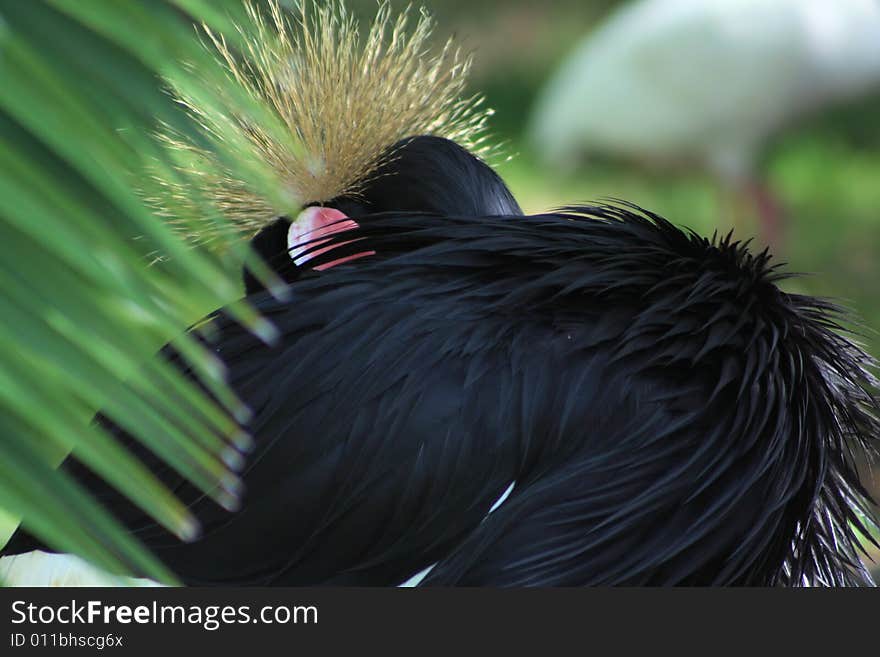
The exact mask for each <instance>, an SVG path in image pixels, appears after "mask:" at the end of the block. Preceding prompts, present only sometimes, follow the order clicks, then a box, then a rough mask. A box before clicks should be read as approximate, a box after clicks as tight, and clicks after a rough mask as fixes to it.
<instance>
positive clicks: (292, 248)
mask: <svg viewBox="0 0 880 657" xmlns="http://www.w3.org/2000/svg"><path fill="white" fill-rule="evenodd" d="M357 227H358V225H357V222H355V221H354V220H352V219H349V218H348V217H347V216H346V215H345V214H343V213H342V212H340V211H339V210H336V209H334V208H321V207H310V208H306V209H305V210H303V211H302V212H300V213H299V216H298V217H297V218H296V220H294V222H293V223H292V224H290V228H289V229H288V231H287V249H288V251H289V252H290V257H291V258H292V259H293V261H294V263H296V264H297V265H298V266H302V265H304V264H305V263H307V262H308V261H309V260H311V259H312V258H314V257H315V256H317V255H320V254H322V253H326V252H328V251H331V250H332V249H333V248H334V247H333V246H328V247H325V248H323V249H316V248H315V247H317V246H319V245H321V244H323V243H325V242H327V241H328V240H326V239H324V240H322V239H319V238H321V237H327V236H329V235H334V234H336V233H341V232H344V231H346V230H351V229H352V228H357ZM350 243H351V242H342V243H340V244H336V245H335V246H342V245H343V244H350ZM306 251H308V253H307V254H306V255H302V254H303V253H305V252H306ZM375 253H376V252H375V251H364V252H363V253H355V254H354V255H350V256H345V257H344V258H339V259H338V260H332V261H330V262H327V263H324V264H322V265H317V266H316V267H315V269H317V270H318V271H324V270H325V269H330V267H335V266H336V265H340V264H342V263H343V262H348V261H349V260H355V259H357V258H362V257H363V256H368V255H375Z"/></svg>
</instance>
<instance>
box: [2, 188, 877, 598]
mask: <svg viewBox="0 0 880 657" xmlns="http://www.w3.org/2000/svg"><path fill="white" fill-rule="evenodd" d="M357 221H358V224H359V227H358V228H356V229H354V230H352V231H347V232H345V233H339V234H336V235H334V236H333V237H332V238H331V241H332V243H333V244H334V245H335V248H334V249H333V250H332V251H330V252H325V253H321V254H318V255H316V256H315V258H314V260H312V261H310V263H309V265H310V266H314V265H318V264H320V263H321V262H326V261H329V260H332V259H335V258H339V257H340V256H341V255H345V254H352V253H355V252H361V251H363V250H364V248H365V247H369V249H371V250H372V251H375V253H376V254H375V255H373V256H370V257H368V258H360V259H358V260H355V261H351V262H348V263H346V264H343V265H339V266H337V267H333V268H332V269H329V270H326V271H324V272H321V273H315V272H314V271H309V272H308V273H306V275H302V276H296V277H293V278H292V279H291V284H290V298H289V299H288V300H285V301H279V300H277V299H274V298H272V297H271V296H269V295H268V294H267V293H265V292H260V293H256V294H254V295H252V296H251V301H252V302H253V303H254V304H255V305H256V306H257V307H258V308H259V309H260V311H261V312H262V313H264V314H265V316H266V317H267V318H268V319H270V320H271V321H273V322H274V323H275V325H276V326H277V327H278V328H279V330H280V332H281V336H282V337H281V341H280V343H279V344H278V345H277V346H275V347H273V348H270V347H266V346H265V345H263V344H262V343H260V342H259V341H258V340H257V339H256V338H254V337H253V336H251V335H250V334H248V333H247V332H246V331H245V330H244V329H242V328H241V327H240V326H239V325H238V324H236V323H235V322H234V321H233V320H231V319H229V318H227V317H226V316H225V315H224V314H223V313H222V312H219V313H217V314H216V316H214V318H213V323H214V325H215V328H216V342H215V348H216V350H217V353H218V354H219V355H220V356H221V357H222V358H223V359H224V360H225V362H226V363H227V365H228V367H229V376H230V383H231V384H232V386H233V387H234V388H235V389H236V391H237V392H238V393H239V394H240V395H241V396H242V397H243V399H244V400H245V401H246V402H247V403H248V404H249V405H250V406H251V408H252V409H253V410H254V413H255V415H254V420H253V422H252V423H251V424H250V425H249V426H248V429H249V430H250V431H251V432H252V434H253V435H254V437H255V439H256V442H257V447H256V449H255V451H254V452H253V453H252V454H251V455H250V457H249V460H248V464H247V467H246V470H245V473H244V481H245V483H246V486H247V491H246V494H245V496H244V500H243V507H242V509H241V510H240V511H238V512H236V513H230V512H228V511H225V510H223V509H221V508H220V507H218V506H217V505H216V504H215V503H214V502H212V501H210V500H208V499H207V498H205V497H204V496H202V495H200V494H199V493H197V492H196V491H195V490H194V489H192V488H191V487H189V486H188V485H187V484H185V483H184V482H183V480H182V479H181V478H179V477H178V476H176V475H174V474H173V473H171V472H170V471H169V470H168V469H167V468H164V467H161V466H159V465H158V462H156V461H155V459H152V461H151V462H152V463H153V464H154V467H155V468H156V469H157V470H158V471H159V474H160V476H161V477H162V478H163V479H164V480H165V481H166V482H167V483H168V484H169V485H170V486H171V487H172V488H173V489H174V490H175V491H176V492H177V493H178V494H179V495H181V497H182V498H183V499H184V501H186V502H187V503H188V504H189V505H190V506H191V507H192V508H193V510H194V511H195V513H196V515H197V516H198V517H199V518H200V520H201V521H202V522H203V526H204V533H203V534H202V536H201V537H200V538H199V539H197V540H196V541H194V542H193V543H190V544H184V543H180V542H179V541H178V540H177V539H176V538H174V537H173V536H171V535H170V534H168V533H166V532H165V531H164V530H163V529H161V528H159V527H157V526H156V525H155V524H154V523H152V521H150V520H149V519H148V518H146V517H145V516H144V515H143V514H142V513H141V512H139V511H138V510H136V509H134V508H133V507H132V506H131V505H129V504H128V503H127V502H125V501H124V500H123V499H122V498H121V497H120V496H119V495H118V494H117V493H115V492H114V491H112V490H111V489H109V488H107V487H106V485H104V484H103V483H102V482H100V481H99V480H97V479H96V478H94V477H93V476H92V475H91V474H89V473H88V472H87V471H85V470H84V468H82V466H80V465H78V464H76V462H75V461H72V460H69V461H68V462H67V464H66V465H65V467H67V468H68V469H69V471H70V472H71V473H72V474H74V476H76V477H77V478H78V479H80V480H81V481H83V482H84V483H85V484H86V485H88V486H89V487H90V488H91V489H92V490H93V491H95V492H97V493H98V494H99V495H100V496H101V497H102V499H103V500H104V501H105V503H106V504H107V505H108V506H110V507H111V509H112V510H113V511H114V512H116V513H117V514H119V515H120V516H121V518H122V519H123V521H124V522H126V524H127V525H128V526H129V527H130V528H131V529H132V531H134V532H135V533H136V534H137V536H138V537H139V538H141V539H142V540H144V541H145V542H146V544H147V545H148V546H150V547H151V548H152V549H153V550H154V551H155V552H156V553H157V554H158V555H159V556H160V557H161V558H162V559H164V560H165V561H166V562H167V563H168V564H169V565H170V566H171V568H172V569H173V570H175V571H176V572H177V573H178V574H180V575H181V576H182V577H183V579H184V580H185V581H186V582H188V583H192V584H218V583H229V584H284V585H313V584H354V585H395V584H399V583H401V582H402V581H403V580H405V579H407V578H408V577H410V576H411V575H413V574H414V573H416V572H418V571H420V570H422V569H424V568H426V567H429V566H431V565H432V564H435V563H436V565H435V566H434V567H433V569H432V570H431V571H430V572H429V573H428V574H427V577H426V578H425V579H424V581H423V584H426V585H488V586H518V585H539V586H557V585H594V584H629V585H668V584H712V585H727V584H749V585H778V584H788V585H798V584H811V585H816V584H826V585H838V584H856V583H860V582H863V581H865V578H866V575H865V573H864V570H863V569H862V568H861V566H860V565H859V558H858V556H859V555H858V547H857V545H858V540H857V537H856V530H857V529H858V528H860V527H861V526H862V522H863V518H864V517H867V516H868V515H869V510H868V501H867V496H866V494H865V492H864V491H863V489H862V487H861V485H860V483H859V479H858V475H857V472H856V470H855V465H854V462H855V459H856V457H857V456H858V455H860V454H861V453H863V452H871V453H873V451H874V450H875V447H876V443H877V438H878V436H880V422H878V408H877V400H876V398H875V397H874V393H875V391H876V381H875V379H874V378H873V375H872V370H873V368H874V363H873V361H872V360H871V359H870V357H869V356H867V355H866V354H865V353H864V352H863V351H861V350H860V349H859V348H858V347H857V346H856V344H855V343H854V342H852V341H851V340H850V339H849V338H848V337H847V333H846V332H845V331H844V330H843V329H842V327H841V325H840V323H841V321H842V319H843V318H842V314H841V312H840V311H839V310H838V309H837V308H836V307H835V306H833V305H832V304H830V303H827V302H825V301H822V300H818V299H815V298H810V297H805V296H800V295H795V294H787V293H785V292H782V291H781V290H780V289H779V288H778V287H777V283H778V282H779V280H780V279H781V278H783V274H782V273H780V271H779V270H778V269H777V268H775V267H774V266H772V265H771V264H770V262H769V259H768V257H767V255H766V254H765V253H762V254H757V255H753V254H750V253H749V251H748V249H747V248H746V246H745V245H743V244H741V243H738V242H734V241H732V240H731V239H730V238H726V239H720V240H707V239H704V238H701V237H699V236H697V235H695V234H692V233H686V232H683V231H681V230H679V229H678V228H676V227H674V226H673V225H671V224H670V223H668V222H667V221H665V220H664V219H662V218H660V217H657V216H656V215H653V214H650V213H648V212H645V211H642V210H639V209H638V208H636V207H634V206H626V205H618V206H591V207H579V208H570V209H568V210H566V211H563V212H559V213H554V214H547V215H538V216H529V217H523V216H497V217H487V216H479V217H472V216H459V215H456V214H447V215H441V214H435V213H417V212H403V213H382V214H366V215H362V216H359V217H358V219H357ZM353 240H357V241H353ZM323 247H326V243H325V244H323V245H322V248H323ZM166 356H168V357H170V358H172V359H174V360H175V362H177V361H176V357H175V356H174V355H173V353H171V352H170V351H167V350H166ZM110 428H111V430H114V431H116V430H115V429H114V428H113V427H110ZM117 433H121V432H118V431H117ZM122 437H123V438H124V439H125V437H124V436H122ZM145 456H146V457H147V458H149V456H148V455H145ZM514 482H515V485H514V487H513V490H512V492H511V493H510V495H509V497H508V498H507V499H506V500H505V501H504V502H503V503H502V504H501V505H500V506H499V507H498V508H497V509H495V510H494V511H493V512H492V513H489V511H490V509H492V507H493V504H494V503H495V502H496V500H498V499H499V496H501V495H502V494H503V493H504V492H505V491H507V490H508V488H509V487H510V484H511V483H514ZM17 540H18V543H17V544H16V543H15V542H14V543H13V548H12V549H13V551H15V550H16V545H17V546H18V548H19V549H20V548H24V547H33V543H30V542H29V541H28V539H27V537H25V536H22V535H19V536H18V538H17Z"/></svg>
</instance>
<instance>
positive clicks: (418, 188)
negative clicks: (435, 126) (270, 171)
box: [244, 135, 522, 294]
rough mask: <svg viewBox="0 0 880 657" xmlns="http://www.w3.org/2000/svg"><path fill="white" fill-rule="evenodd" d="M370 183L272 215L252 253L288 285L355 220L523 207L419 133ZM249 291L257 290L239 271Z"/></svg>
mask: <svg viewBox="0 0 880 657" xmlns="http://www.w3.org/2000/svg"><path fill="white" fill-rule="evenodd" d="M382 162H383V163H382V164H381V165H380V166H379V167H378V168H377V169H376V170H375V171H374V172H372V173H371V175H370V179H369V182H368V183H367V184H365V185H364V186H363V187H362V188H361V190H360V191H359V192H358V193H356V194H350V195H341V196H338V197H336V198H333V199H329V200H320V201H314V202H311V203H308V204H307V205H306V206H305V207H304V208H303V209H302V210H301V212H299V214H298V215H297V216H295V217H286V216H284V217H279V218H277V219H275V220H274V221H273V222H271V223H270V224H268V225H266V226H265V227H264V228H262V229H261V230H260V231H259V232H258V233H257V234H256V235H255V236H254V237H253V238H252V239H251V246H252V248H253V249H254V250H255V251H256V252H257V253H258V254H259V255H260V257H261V258H262V259H263V261H264V262H266V263H267V264H268V265H269V266H270V267H271V268H272V270H273V271H274V272H275V273H276V274H277V275H279V276H280V277H281V278H282V279H283V280H285V281H288V282H290V281H291V280H295V279H296V278H297V277H298V276H299V275H300V273H301V272H302V271H303V270H304V269H308V262H309V260H310V259H311V258H312V257H314V256H316V255H320V254H321V253H323V252H324V249H321V248H320V247H321V242H322V238H326V237H327V236H328V235H330V234H333V233H337V232H340V231H345V230H350V229H352V228H356V227H357V226H358V220H359V219H360V218H361V217H364V216H366V215H371V214H378V213H383V212H415V213H432V214H439V215H458V216H474V217H476V216H501V215H507V216H509V215H519V214H522V210H521V209H520V207H519V205H518V204H517V202H516V199H514V197H513V195H512V194H511V192H510V190H509V189H508V188H507V185H505V184H504V181H503V180H502V179H501V177H500V176H498V174H497V173H495V171H494V170H493V169H492V168H491V167H490V166H489V165H487V164H486V163H485V162H483V161H482V160H481V159H480V158H478V157H477V156H475V155H473V154H471V153H470V152H469V151H468V150H467V149H465V148H463V147H462V146H459V145H458V144H456V143H455V142H453V141H451V140H449V139H445V138H442V137H436V136H431V135H421V136H416V137H408V138H405V139H403V140H401V141H400V142H399V143H397V144H394V145H393V146H392V147H391V148H390V149H389V153H388V154H387V156H386V157H383V158H382ZM371 253H372V252H369V251H365V252H363V253H361V254H357V255H349V256H346V257H344V258H340V259H338V260H332V261H330V262H324V263H322V264H320V265H317V266H315V267H314V269H316V270H324V269H328V268H330V267H332V266H335V265H338V264H342V263H344V262H347V261H350V260H354V259H357V258H358V257H361V256H364V255H371ZM244 282H245V290H246V292H247V293H248V294H251V293H253V292H256V291H258V290H260V289H262V285H261V284H260V283H259V281H258V280H257V278H256V277H255V276H254V275H253V274H252V273H251V272H250V271H249V270H247V269H245V272H244Z"/></svg>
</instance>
